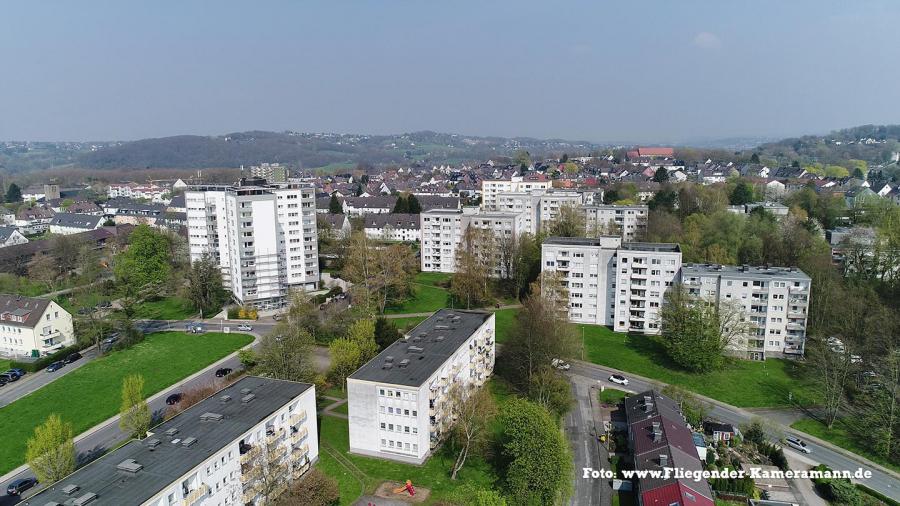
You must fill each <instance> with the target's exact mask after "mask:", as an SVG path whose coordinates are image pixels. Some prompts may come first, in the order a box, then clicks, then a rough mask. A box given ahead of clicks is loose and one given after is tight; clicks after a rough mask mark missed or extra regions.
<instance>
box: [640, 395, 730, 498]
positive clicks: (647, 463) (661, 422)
mask: <svg viewBox="0 0 900 506" xmlns="http://www.w3.org/2000/svg"><path fill="white" fill-rule="evenodd" d="M625 416H626V418H627V420H628V446H629V447H630V450H631V457H632V460H633V465H634V469H635V470H636V471H662V470H663V469H665V468H680V469H682V470H683V471H689V472H700V471H702V470H703V466H702V465H701V463H700V459H699V457H698V454H697V447H696V445H695V443H694V437H693V434H692V433H691V431H690V430H689V429H688V427H687V423H686V422H685V419H684V415H682V413H681V410H680V409H678V403H677V402H675V401H674V400H672V399H670V398H668V397H665V396H663V395H662V394H660V393H659V392H657V391H656V390H648V391H646V392H642V393H639V394H637V395H632V396H630V397H627V398H625ZM633 485H634V493H635V496H636V498H637V503H638V504H642V505H645V506H651V505H665V506H673V505H678V506H713V505H714V504H715V502H714V500H713V495H712V491H711V490H710V488H709V484H708V483H707V482H706V481H705V480H700V481H695V480H693V479H690V478H676V477H674V476H668V477H663V476H649V475H648V476H646V477H643V478H637V479H635V481H634V483H633Z"/></svg>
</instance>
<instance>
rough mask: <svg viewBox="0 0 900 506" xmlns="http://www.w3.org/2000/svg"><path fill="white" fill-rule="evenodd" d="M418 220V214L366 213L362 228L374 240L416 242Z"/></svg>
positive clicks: (418, 234)
mask: <svg viewBox="0 0 900 506" xmlns="http://www.w3.org/2000/svg"><path fill="white" fill-rule="evenodd" d="M419 220H420V218H419V215H418V214H407V213H390V214H367V215H365V224H364V225H363V230H364V231H365V233H366V237H368V238H369V239H373V240H376V241H401V242H418V241H419V239H420V235H421V234H420V233H419Z"/></svg>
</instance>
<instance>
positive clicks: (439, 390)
mask: <svg viewBox="0 0 900 506" xmlns="http://www.w3.org/2000/svg"><path fill="white" fill-rule="evenodd" d="M494 352H495V343H494V315H493V313H489V312H481V311H459V310H451V309H441V310H439V311H437V312H435V313H434V314H433V315H431V316H430V317H429V318H428V319H427V320H425V321H423V322H422V323H420V324H419V325H417V326H416V327H415V328H414V329H412V330H411V331H409V333H408V334H407V335H406V336H405V337H404V338H403V339H399V340H397V341H396V342H395V343H394V344H392V345H390V346H388V347H387V348H386V349H385V350H384V351H382V352H381V353H380V354H379V355H378V356H377V357H375V358H374V359H372V360H371V361H369V362H368V363H367V364H366V365H364V366H362V367H361V368H360V369H359V370H357V371H356V372H355V373H353V374H352V375H351V376H350V377H349V378H347V406H348V416H349V426H350V427H349V428H350V451H351V452H353V453H357V454H361V455H368V456H372V457H380V458H385V459H390V460H396V461H400V462H406V463H411V464H421V463H423V462H425V460H426V459H427V458H428V457H429V456H430V455H431V452H432V451H433V450H434V449H435V448H436V447H437V446H438V445H439V444H440V442H441V441H442V440H443V439H444V438H445V437H446V436H447V434H448V432H449V430H450V428H451V426H452V422H453V421H452V418H451V414H450V406H449V403H450V391H451V387H453V386H454V385H459V387H460V388H478V387H481V386H482V385H484V383H485V381H487V379H488V377H489V376H490V375H491V373H492V372H493V370H494Z"/></svg>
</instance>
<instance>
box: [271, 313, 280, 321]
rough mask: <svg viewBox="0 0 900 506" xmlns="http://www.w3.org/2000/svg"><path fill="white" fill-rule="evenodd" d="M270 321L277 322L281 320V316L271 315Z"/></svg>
mask: <svg viewBox="0 0 900 506" xmlns="http://www.w3.org/2000/svg"><path fill="white" fill-rule="evenodd" d="M272 319H273V320H275V321H276V322H277V321H279V320H281V315H280V314H275V315H272Z"/></svg>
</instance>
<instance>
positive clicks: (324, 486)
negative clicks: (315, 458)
mask: <svg viewBox="0 0 900 506" xmlns="http://www.w3.org/2000/svg"><path fill="white" fill-rule="evenodd" d="M340 498H341V493H340V489H339V488H338V482H337V480H335V479H334V478H332V477H331V476H328V475H326V474H325V473H323V472H322V471H319V470H318V469H311V470H310V471H309V472H308V473H306V476H303V477H302V478H300V479H299V480H297V481H295V482H294V483H293V484H292V485H291V487H290V488H289V489H288V490H287V492H285V493H284V495H282V496H281V497H279V498H278V501H277V503H276V504H278V505H279V506H289V505H294V504H304V505H306V506H332V505H335V504H337V503H338V501H339V500H340Z"/></svg>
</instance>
